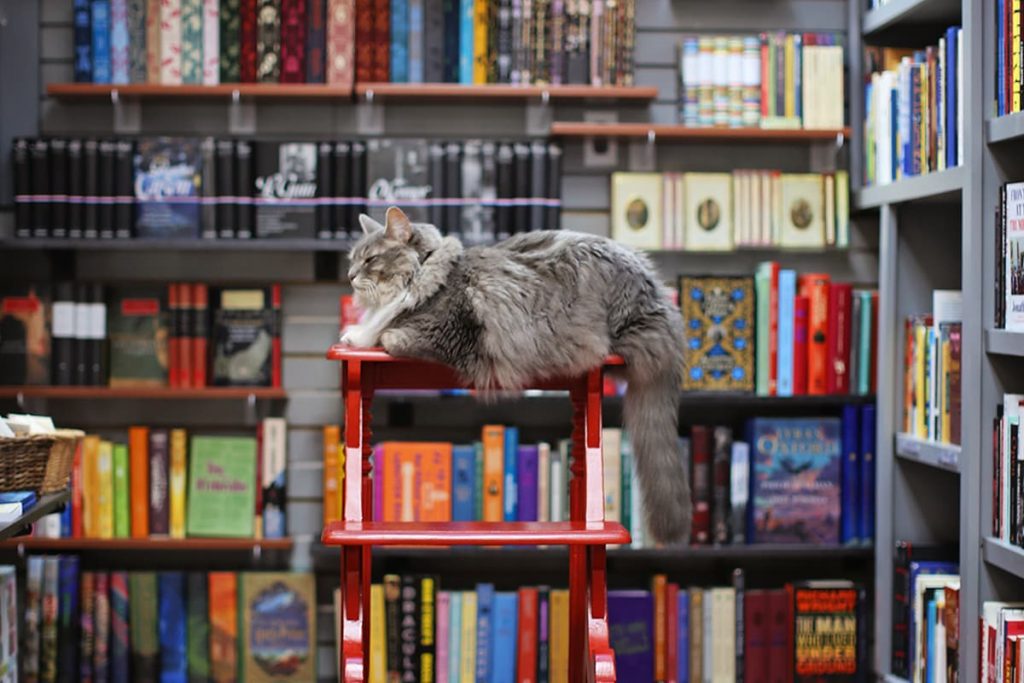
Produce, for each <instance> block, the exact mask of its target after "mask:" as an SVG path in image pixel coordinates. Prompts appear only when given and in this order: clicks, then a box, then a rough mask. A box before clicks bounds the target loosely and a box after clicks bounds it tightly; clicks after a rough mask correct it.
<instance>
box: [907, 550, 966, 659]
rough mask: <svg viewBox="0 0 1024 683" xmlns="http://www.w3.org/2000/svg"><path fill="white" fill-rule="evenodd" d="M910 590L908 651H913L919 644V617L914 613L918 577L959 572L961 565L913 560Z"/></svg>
mask: <svg viewBox="0 0 1024 683" xmlns="http://www.w3.org/2000/svg"><path fill="white" fill-rule="evenodd" d="M909 573H910V590H909V591H907V600H908V602H909V605H910V609H909V613H908V619H907V633H908V636H907V652H909V653H913V652H914V649H915V648H916V646H917V643H916V636H917V630H918V629H917V618H916V616H915V614H914V596H915V595H917V577H919V576H922V575H925V574H959V573H960V567H959V565H958V564H957V563H956V562H943V561H941V560H931V561H926V562H911V563H910V567H909Z"/></svg>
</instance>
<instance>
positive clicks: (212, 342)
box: [0, 282, 282, 388]
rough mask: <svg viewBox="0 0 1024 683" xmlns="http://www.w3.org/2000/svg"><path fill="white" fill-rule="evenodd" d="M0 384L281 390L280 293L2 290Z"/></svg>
mask: <svg viewBox="0 0 1024 683" xmlns="http://www.w3.org/2000/svg"><path fill="white" fill-rule="evenodd" d="M0 323H2V324H3V325H4V336H3V337H2V338H0V385H12V386H24V385H34V386H109V387H113V388H133V387H134V388H161V387H169V388H204V387H206V386H208V385H209V386H214V387H225V386H240V387H241V386H253V387H261V386H262V387H280V386H281V325H282V321H281V286H280V285H277V284H274V285H269V286H228V287H210V286H208V285H206V284H203V283H170V284H168V285H153V284H143V285H111V286H107V285H100V284H95V283H90V284H86V283H73V282H57V283H54V284H50V283H47V282H38V283H30V284H21V283H9V284H5V285H3V286H2V287H0Z"/></svg>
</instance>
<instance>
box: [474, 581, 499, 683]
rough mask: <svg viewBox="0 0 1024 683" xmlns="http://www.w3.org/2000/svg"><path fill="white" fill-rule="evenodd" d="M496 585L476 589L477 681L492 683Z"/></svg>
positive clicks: (484, 585) (487, 584)
mask: <svg viewBox="0 0 1024 683" xmlns="http://www.w3.org/2000/svg"><path fill="white" fill-rule="evenodd" d="M494 601H495V592H494V585H493V584H490V583H480V584H477V587H476V680H477V681H487V683H491V672H492V671H493V667H494V660H493V657H494V643H493V640H494Z"/></svg>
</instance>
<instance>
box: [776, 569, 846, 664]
mask: <svg viewBox="0 0 1024 683" xmlns="http://www.w3.org/2000/svg"><path fill="white" fill-rule="evenodd" d="M792 591H793V607H792V609H793V635H792V638H793V657H794V660H795V662H794V665H795V666H794V673H795V676H794V678H793V680H794V681H795V682H796V683H811V682H812V681H821V680H853V676H855V675H856V674H857V649H858V647H857V602H858V591H857V589H856V587H854V586H853V585H852V584H850V583H849V582H846V581H835V582H814V581H812V582H808V583H805V584H796V585H794V586H793V589H792Z"/></svg>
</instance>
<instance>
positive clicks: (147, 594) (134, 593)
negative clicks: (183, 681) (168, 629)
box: [83, 572, 160, 681]
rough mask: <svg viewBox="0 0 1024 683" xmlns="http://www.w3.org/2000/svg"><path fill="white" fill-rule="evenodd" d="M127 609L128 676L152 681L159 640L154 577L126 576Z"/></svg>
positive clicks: (158, 651) (138, 574) (140, 573)
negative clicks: (129, 660) (130, 655)
mask: <svg viewBox="0 0 1024 683" xmlns="http://www.w3.org/2000/svg"><path fill="white" fill-rule="evenodd" d="M83 597H84V594H83ZM128 609H129V615H128V624H129V628H130V630H131V637H130V642H131V650H132V668H131V670H132V675H133V677H134V678H135V680H137V681H155V680H157V673H158V669H157V667H158V660H159V655H160V640H159V637H158V635H157V583H156V574H154V573H153V572H131V573H129V574H128Z"/></svg>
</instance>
